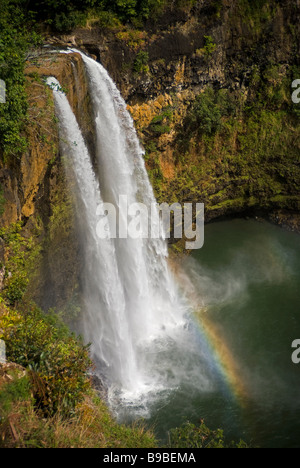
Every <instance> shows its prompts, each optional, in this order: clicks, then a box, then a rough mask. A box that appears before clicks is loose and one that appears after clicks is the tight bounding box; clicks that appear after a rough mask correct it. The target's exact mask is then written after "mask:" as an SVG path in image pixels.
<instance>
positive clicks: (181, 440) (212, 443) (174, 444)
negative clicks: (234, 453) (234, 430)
mask: <svg viewBox="0 0 300 468" xmlns="http://www.w3.org/2000/svg"><path fill="white" fill-rule="evenodd" d="M169 436H170V440H169V447H171V448H197V449H199V448H201V449H202V448H214V449H216V448H218V449H219V448H248V447H247V444H246V443H245V442H243V441H240V442H239V443H238V444H236V443H234V442H232V443H230V444H229V445H227V444H226V442H225V438H224V432H223V431H222V430H221V429H217V430H216V431H212V430H211V429H209V428H208V427H207V426H206V425H205V423H204V421H201V424H200V426H195V425H194V424H191V423H189V422H187V423H185V424H184V425H183V426H182V427H180V428H176V429H172V430H171V431H170V434H169Z"/></svg>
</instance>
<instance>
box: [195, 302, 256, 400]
mask: <svg viewBox="0 0 300 468" xmlns="http://www.w3.org/2000/svg"><path fill="white" fill-rule="evenodd" d="M194 317H195V321H196V323H197V326H198V327H199V328H200V329H201V330H202V331H203V333H204V335H205V338H206V340H207V344H208V346H209V348H210V351H211V353H212V355H213V357H214V359H215V361H216V363H217V366H218V369H219V371H220V373H221V375H222V377H223V378H224V380H225V381H226V383H227V385H228V387H229V388H230V390H231V392H232V393H233V394H234V396H235V397H236V399H237V400H238V401H239V403H240V405H242V406H243V405H244V402H245V400H246V397H247V396H248V392H247V388H246V384H245V382H244V380H243V378H242V375H243V373H242V368H241V365H240V364H239V362H238V360H237V359H236V357H235V356H233V354H232V352H231V351H230V347H229V345H228V344H227V343H226V340H225V338H224V336H223V334H222V331H221V330H220V328H219V327H218V326H217V325H215V324H214V323H212V321H211V320H210V319H209V318H208V316H207V311H206V310H205V309H198V310H197V311H196V312H195V313H194Z"/></svg>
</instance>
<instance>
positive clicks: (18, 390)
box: [0, 376, 31, 415]
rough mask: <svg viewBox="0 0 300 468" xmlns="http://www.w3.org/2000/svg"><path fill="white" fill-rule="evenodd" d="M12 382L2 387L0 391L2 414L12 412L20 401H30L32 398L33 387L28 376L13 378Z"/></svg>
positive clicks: (0, 411)
mask: <svg viewBox="0 0 300 468" xmlns="http://www.w3.org/2000/svg"><path fill="white" fill-rule="evenodd" d="M10 378H11V379H12V381H11V382H9V383H6V384H5V385H4V386H3V387H1V391H0V414H1V415H3V414H4V413H5V412H8V411H11V409H12V407H13V406H14V405H15V404H16V403H17V402H18V401H24V400H29V399H30V398H31V385H30V380H29V378H28V377H27V376H25V377H21V378H15V379H14V378H13V376H10Z"/></svg>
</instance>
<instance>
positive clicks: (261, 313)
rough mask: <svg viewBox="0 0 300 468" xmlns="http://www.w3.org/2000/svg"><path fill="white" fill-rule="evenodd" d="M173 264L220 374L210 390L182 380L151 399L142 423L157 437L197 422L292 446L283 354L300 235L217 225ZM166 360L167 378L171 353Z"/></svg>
mask: <svg viewBox="0 0 300 468" xmlns="http://www.w3.org/2000/svg"><path fill="white" fill-rule="evenodd" d="M182 268H183V273H181V275H183V276H184V275H186V278H188V281H189V282H191V284H189V288H190V290H189V291H188V294H189V295H190V297H193V301H194V303H195V301H198V307H199V310H198V311H197V312H196V317H195V327H196V328H197V327H198V330H199V336H200V340H202V341H203V340H204V341H206V346H207V347H208V348H209V350H210V352H211V354H212V356H213V359H214V361H215V364H216V368H217V369H218V370H219V375H218V376H215V377H213V383H212V386H211V389H206V390H205V391H203V389H199V390H198V389H197V385H194V383H193V382H192V381H187V380H186V379H185V380H184V382H183V383H182V385H180V386H178V388H177V389H176V390H174V391H172V392H170V393H169V394H168V396H167V397H166V396H164V397H163V398H162V399H160V398H157V399H156V400H154V402H153V403H152V405H151V417H150V419H149V420H148V422H149V424H150V426H151V427H155V430H156V433H157V435H158V437H160V438H161V439H162V440H164V441H165V440H166V438H167V433H168V431H169V430H170V429H171V428H173V427H178V426H180V425H181V424H182V423H184V422H185V421H190V422H193V423H199V422H200V420H201V419H204V420H205V422H206V424H207V425H208V427H210V428H211V429H216V428H219V427H220V428H222V429H223V430H224V432H225V435H226V437H227V438H228V440H229V441H230V440H233V439H234V440H239V439H243V440H245V441H246V442H248V443H251V445H253V446H258V447H299V446H300V365H298V366H297V365H295V364H293V362H292V359H291V356H292V352H293V350H292V347H291V346H292V342H293V341H294V340H295V339H299V338H300V314H299V309H300V288H299V283H300V237H299V235H298V234H295V233H291V232H287V231H284V230H283V229H281V228H279V227H277V226H273V225H271V224H269V223H267V222H257V221H254V220H249V221H247V220H242V219H237V220H230V221H224V222H223V221H222V222H216V223H213V224H210V225H207V226H206V229H205V245H204V247H203V249H201V250H199V251H196V252H195V253H194V254H193V256H192V257H190V258H187V259H185V260H184V264H183V265H182ZM183 276H181V279H182V277H183ZM183 282H184V281H183ZM186 365H188V362H187V363H186ZM171 366H172V370H173V372H174V373H175V374H176V368H177V367H178V355H176V354H174V355H173V362H172V364H171ZM180 372H182V369H180ZM199 372H201V369H200V368H199ZM190 375H192V374H190Z"/></svg>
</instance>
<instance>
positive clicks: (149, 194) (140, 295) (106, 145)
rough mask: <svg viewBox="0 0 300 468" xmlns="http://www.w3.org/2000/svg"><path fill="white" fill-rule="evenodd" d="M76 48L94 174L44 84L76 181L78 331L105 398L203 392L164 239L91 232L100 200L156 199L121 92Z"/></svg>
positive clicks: (61, 103)
mask: <svg viewBox="0 0 300 468" xmlns="http://www.w3.org/2000/svg"><path fill="white" fill-rule="evenodd" d="M73 52H78V51H73ZM79 53H81V52H79ZM81 56H82V58H83V61H84V63H85V67H86V71H87V75H88V80H89V86H90V95H91V99H92V104H93V109H94V114H95V115H94V117H95V146H96V153H97V154H96V157H97V167H98V172H99V173H98V174H95V171H94V168H93V165H92V162H91V157H90V154H89V152H88V149H87V147H86V145H85V142H84V139H83V136H82V133H81V130H80V127H79V125H78V123H77V121H76V118H75V115H74V114H73V111H72V109H71V107H70V105H69V102H68V99H67V96H66V95H65V94H63V93H62V92H61V91H60V87H59V83H58V82H57V81H56V80H55V79H54V78H49V79H48V84H50V85H51V83H52V84H54V85H55V86H53V85H52V88H53V89H54V97H55V104H56V109H57V115H58V117H59V127H60V140H61V144H62V147H63V151H64V154H66V155H67V156H68V159H69V160H70V161H71V164H72V166H73V171H74V174H75V179H76V185H77V189H76V192H77V199H78V203H79V205H78V206H79V208H78V210H79V212H80V215H79V216H80V223H81V228H82V232H83V235H84V256H85V265H84V266H83V278H84V291H83V295H84V301H85V311H84V320H83V334H84V338H85V340H86V341H87V342H89V343H91V344H92V346H91V351H92V356H93V358H94V360H95V362H96V364H97V366H98V371H99V373H100V374H101V375H102V376H105V380H106V384H107V386H108V388H109V389H110V392H109V394H110V396H111V401H112V404H113V402H116V401H118V402H120V401H122V402H123V403H124V402H125V403H126V404H130V405H132V406H139V405H140V407H141V406H143V405H144V407H145V406H147V403H148V402H149V401H150V400H151V396H152V395H154V394H157V393H162V392H164V391H166V392H168V391H169V390H171V389H173V388H177V387H178V386H180V385H182V382H184V381H188V382H190V381H193V384H194V385H195V386H196V387H197V388H198V390H199V389H201V388H202V389H203V391H205V390H208V388H209V387H210V385H211V382H210V378H209V375H208V374H209V372H205V371H204V367H206V368H207V366H206V365H204V363H206V364H207V358H206V351H205V350H204V351H203V349H202V348H203V347H202V348H201V346H199V336H198V335H197V334H196V333H194V331H193V327H192V325H191V322H190V318H189V307H188V306H187V302H186V301H185V300H184V299H183V298H182V297H181V295H180V294H179V291H178V287H177V285H176V283H175V281H174V279H173V277H172V274H171V273H170V271H169V268H168V263H167V256H168V252H167V245H166V242H165V240H164V239H163V238H160V239H106V240H102V239H100V238H99V237H98V236H97V232H96V226H97V222H98V218H97V216H96V212H97V207H98V206H99V205H100V204H101V203H102V202H103V201H104V202H108V203H112V204H113V205H114V206H115V207H116V208H117V209H118V207H119V196H120V195H126V196H127V198H128V203H129V204H131V203H134V202H139V203H143V204H145V205H146V206H147V207H149V212H150V206H151V204H153V203H155V198H154V195H153V191H152V187H151V184H150V182H149V179H148V176H147V172H146V168H145V165H144V159H143V150H142V148H141V146H140V143H139V141H138V137H137V135H136V132H135V129H134V125H133V121H132V119H131V117H130V115H129V113H128V111H127V108H126V104H125V102H124V100H123V99H122V97H121V95H120V93H119V91H118V89H117V88H116V86H115V84H114V83H113V81H112V80H111V78H110V77H109V75H108V73H107V72H106V70H105V69H104V68H103V67H102V66H101V65H100V64H99V63H97V62H95V61H94V60H92V59H91V58H89V57H87V56H85V55H84V54H82V53H81ZM121 216H127V213H121ZM203 365H204V367H203ZM201 368H202V370H201ZM145 402H147V403H145ZM144 409H145V408H144Z"/></svg>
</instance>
